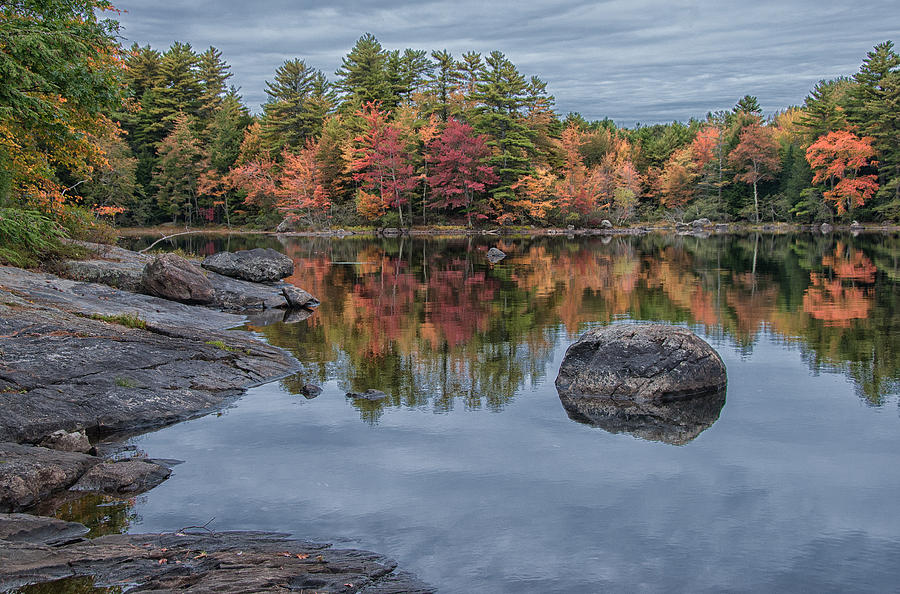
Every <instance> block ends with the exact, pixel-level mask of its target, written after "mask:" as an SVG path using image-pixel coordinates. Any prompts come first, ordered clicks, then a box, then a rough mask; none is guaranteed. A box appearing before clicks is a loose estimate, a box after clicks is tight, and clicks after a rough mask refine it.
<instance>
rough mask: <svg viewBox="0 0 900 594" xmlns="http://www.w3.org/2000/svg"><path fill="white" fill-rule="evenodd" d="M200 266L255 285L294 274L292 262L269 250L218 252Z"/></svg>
mask: <svg viewBox="0 0 900 594" xmlns="http://www.w3.org/2000/svg"><path fill="white" fill-rule="evenodd" d="M201 266H203V268H206V269H207V270H212V271H213V272H218V273H219V274H224V275H225V276H230V277H233V278H240V279H243V280H248V281H252V282H255V283H261V282H274V281H277V280H280V279H282V278H284V277H286V276H290V275H292V274H294V261H293V260H291V259H290V258H288V257H287V256H285V255H284V254H282V253H281V252H278V251H275V250H273V249H271V248H255V249H252V250H240V251H237V252H219V253H218V254H213V255H212V256H209V257H208V258H206V259H205V260H203V262H202V264H201Z"/></svg>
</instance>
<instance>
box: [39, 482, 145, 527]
mask: <svg viewBox="0 0 900 594" xmlns="http://www.w3.org/2000/svg"><path fill="white" fill-rule="evenodd" d="M134 504H135V499H134V498H130V499H120V498H117V497H112V496H109V495H101V494H98V493H88V494H86V495H85V494H80V493H79V494H73V493H65V494H63V495H61V496H60V497H59V498H57V499H51V500H49V501H48V502H46V503H45V504H44V505H43V506H42V507H41V508H40V509H39V510H38V511H39V512H40V513H41V514H47V515H52V516H53V517H55V518H59V519H60V520H65V521H67V522H78V523H79V524H84V525H85V526H87V527H88V528H89V529H90V532H88V534H87V536H88V537H89V538H96V537H98V536H104V535H106V534H125V533H126V532H127V531H128V527H129V526H130V525H131V523H132V522H134V521H135V520H136V519H137V518H136V516H135V514H134V513H133V512H132V508H134Z"/></svg>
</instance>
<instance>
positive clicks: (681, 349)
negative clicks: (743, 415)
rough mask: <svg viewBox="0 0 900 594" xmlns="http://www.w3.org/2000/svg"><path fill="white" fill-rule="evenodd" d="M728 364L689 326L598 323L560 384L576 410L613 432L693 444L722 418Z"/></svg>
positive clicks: (574, 350) (565, 366)
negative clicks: (688, 327)
mask: <svg viewBox="0 0 900 594" xmlns="http://www.w3.org/2000/svg"><path fill="white" fill-rule="evenodd" d="M725 385H726V374H725V364H724V363H722V359H721V358H720V357H719V355H718V353H716V351H715V350H713V348H712V347H711V346H709V345H708V344H707V343H706V342H704V341H703V340H702V339H700V338H699V337H698V336H697V335H696V334H694V333H693V332H691V331H690V330H688V329H686V328H679V327H677V326H666V325H662V324H641V325H613V326H605V327H601V328H594V329H593V330H590V331H589V332H587V333H585V334H584V335H583V336H582V337H581V338H579V339H578V341H577V342H575V343H574V344H573V345H572V346H570V347H569V349H568V350H567V351H566V356H565V358H564V359H563V362H562V365H560V368H559V375H558V376H557V378H556V389H557V391H558V392H559V398H560V401H561V402H562V404H563V406H564V407H565V409H566V411H567V412H568V413H569V417H570V418H572V419H574V420H576V421H579V422H583V423H588V424H590V425H596V426H598V427H602V428H603V429H606V430H607V431H612V432H620V431H626V432H629V433H634V434H635V435H638V436H640V437H645V438H647V439H655V440H659V441H665V442H668V443H675V444H682V443H687V442H688V441H690V440H691V439H693V438H694V437H696V436H697V435H698V434H699V433H700V432H701V431H703V430H704V429H706V428H707V427H709V426H710V425H711V424H712V423H713V422H715V420H716V419H717V418H718V417H719V411H720V410H721V409H722V406H723V405H724V403H725Z"/></svg>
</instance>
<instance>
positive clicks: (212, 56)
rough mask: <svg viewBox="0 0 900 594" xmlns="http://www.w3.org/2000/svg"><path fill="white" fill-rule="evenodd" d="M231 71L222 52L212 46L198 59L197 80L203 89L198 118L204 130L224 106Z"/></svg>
mask: <svg viewBox="0 0 900 594" xmlns="http://www.w3.org/2000/svg"><path fill="white" fill-rule="evenodd" d="M230 70H231V66H229V65H228V63H227V62H225V60H223V59H222V52H220V51H219V50H217V49H216V48H214V47H212V46H210V47H209V49H207V50H206V51H205V52H203V53H202V54H200V55H199V56H198V58H197V79H198V81H199V83H200V89H201V91H200V96H199V98H198V101H199V106H198V110H197V118H198V124H199V125H200V126H201V127H202V128H203V129H204V130H205V129H206V128H207V127H208V126H209V124H210V123H211V122H212V119H213V116H214V115H215V113H216V110H218V109H219V106H221V105H222V99H223V97H224V96H225V93H226V92H227V90H228V88H227V87H226V86H225V83H226V82H227V81H228V79H229V78H231V72H229V71H230Z"/></svg>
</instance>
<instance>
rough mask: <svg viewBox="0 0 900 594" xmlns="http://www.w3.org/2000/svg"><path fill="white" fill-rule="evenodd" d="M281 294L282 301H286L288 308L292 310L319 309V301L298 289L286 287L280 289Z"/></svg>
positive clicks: (292, 286)
mask: <svg viewBox="0 0 900 594" xmlns="http://www.w3.org/2000/svg"><path fill="white" fill-rule="evenodd" d="M281 293H282V294H283V295H284V300H285V301H287V304H288V307H290V308H292V309H300V308H304V309H314V308H316V307H319V300H318V299H316V298H315V297H313V296H312V295H310V294H309V293H308V292H306V291H304V290H303V289H301V288H300V287H295V286H294V285H286V286H284V287H282V288H281Z"/></svg>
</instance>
